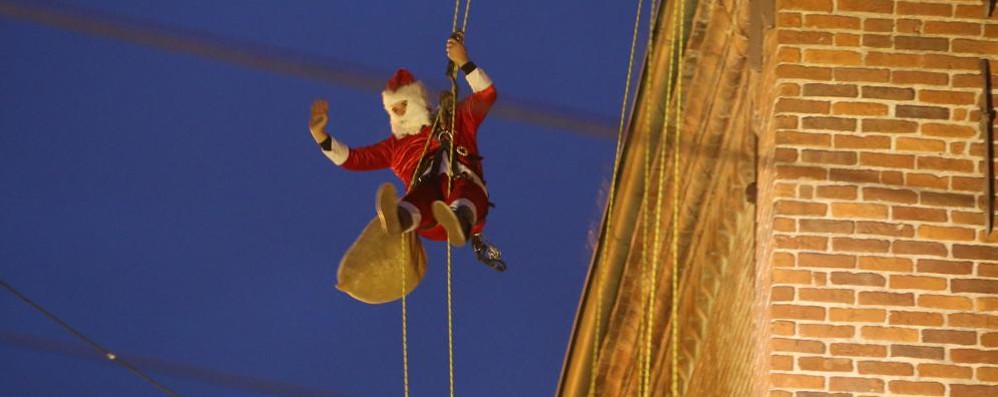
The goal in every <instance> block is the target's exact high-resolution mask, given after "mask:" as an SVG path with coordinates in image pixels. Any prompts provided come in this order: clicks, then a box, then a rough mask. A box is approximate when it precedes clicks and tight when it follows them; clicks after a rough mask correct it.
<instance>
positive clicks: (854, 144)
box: [835, 135, 891, 149]
mask: <svg viewBox="0 0 998 397" xmlns="http://www.w3.org/2000/svg"><path fill="white" fill-rule="evenodd" d="M835 148H837V149H839V148H841V149H890V148H891V138H889V137H886V136H850V135H836V136H835Z"/></svg>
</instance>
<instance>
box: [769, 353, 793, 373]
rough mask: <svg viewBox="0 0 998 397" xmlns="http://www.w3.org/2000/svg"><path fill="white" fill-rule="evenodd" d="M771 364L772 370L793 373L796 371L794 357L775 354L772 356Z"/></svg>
mask: <svg viewBox="0 0 998 397" xmlns="http://www.w3.org/2000/svg"><path fill="white" fill-rule="evenodd" d="M769 363H770V365H771V366H772V369H774V370H777V371H792V370H793V369H794V358H793V356H781V355H777V354H774V355H772V356H770V359H769Z"/></svg>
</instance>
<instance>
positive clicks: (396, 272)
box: [336, 218, 426, 304]
mask: <svg viewBox="0 0 998 397" xmlns="http://www.w3.org/2000/svg"><path fill="white" fill-rule="evenodd" d="M402 269H405V294H406V295H408V294H409V293H410V292H412V290H413V289H415V288H416V286H417V285H419V282H420V281H421V280H422V279H423V275H424V274H425V273H426V252H425V251H423V243H422V242H420V240H419V236H416V234H415V233H404V234H403V235H402V238H401V239H400V238H398V237H394V238H393V237H392V236H390V235H388V233H385V231H384V230H382V229H381V225H380V223H379V221H378V218H374V220H372V221H371V222H370V223H368V224H367V227H366V228H364V231H363V232H362V233H361V234H360V237H358V238H357V241H355V242H354V243H353V245H351V246H350V249H348V250H347V252H346V254H344V255H343V259H341V260H340V269H339V271H337V272H336V278H337V283H336V288H337V289H339V290H340V291H343V292H346V293H347V294H349V295H350V296H352V297H353V298H354V299H357V300H359V301H361V302H364V303H371V304H378V303H387V302H391V301H394V300H396V299H400V298H402V282H403V280H402V273H401V271H402Z"/></svg>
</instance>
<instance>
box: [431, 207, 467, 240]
mask: <svg viewBox="0 0 998 397" xmlns="http://www.w3.org/2000/svg"><path fill="white" fill-rule="evenodd" d="M433 217H434V218H436V220H437V223H439V224H440V225H441V226H443V227H444V230H446V231H447V242H448V243H450V245H453V246H455V247H462V246H464V245H465V244H467V242H468V238H467V236H465V235H464V230H461V221H460V220H458V219H457V214H455V213H454V211H453V210H451V208H450V207H449V206H448V205H447V204H444V202H443V201H434V202H433Z"/></svg>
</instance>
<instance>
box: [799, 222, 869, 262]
mask: <svg viewBox="0 0 998 397" xmlns="http://www.w3.org/2000/svg"><path fill="white" fill-rule="evenodd" d="M801 221H802V222H803V220H801ZM797 266H800V267H830V268H839V269H852V268H855V267H856V257H854V256H851V255H827V254H815V253H809V252H802V253H800V254H798V258H797Z"/></svg>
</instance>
